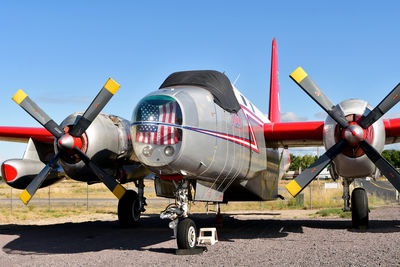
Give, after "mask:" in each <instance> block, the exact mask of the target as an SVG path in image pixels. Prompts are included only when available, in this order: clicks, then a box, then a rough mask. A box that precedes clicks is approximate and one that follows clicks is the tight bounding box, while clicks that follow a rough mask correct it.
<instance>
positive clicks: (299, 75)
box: [290, 67, 308, 83]
mask: <svg viewBox="0 0 400 267" xmlns="http://www.w3.org/2000/svg"><path fill="white" fill-rule="evenodd" d="M307 76H308V74H307V73H306V72H305V71H304V70H303V68H302V67H298V68H297V69H296V70H295V71H293V72H292V74H290V77H291V78H292V79H293V80H295V81H296V82H297V83H300V82H301V81H302V80H304V78H305V77H307Z"/></svg>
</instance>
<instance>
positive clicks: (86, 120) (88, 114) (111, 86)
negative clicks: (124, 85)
mask: <svg viewBox="0 0 400 267" xmlns="http://www.w3.org/2000/svg"><path fill="white" fill-rule="evenodd" d="M119 87H120V85H119V84H118V83H117V82H115V81H114V80H113V79H111V78H109V79H108V81H107V82H106V84H105V85H104V86H103V88H102V89H101V90H100V92H99V93H98V94H97V96H96V97H95V99H94V100H93V102H92V103H91V104H90V105H89V107H88V108H87V109H86V111H85V113H84V114H83V116H82V117H81V118H80V119H79V121H78V122H77V123H76V125H75V126H74V127H73V128H72V130H71V131H70V134H71V135H72V136H74V137H79V136H81V135H82V134H83V133H84V132H85V131H86V129H87V128H88V127H89V126H90V124H91V123H92V122H93V120H94V119H95V118H96V117H97V115H99V113H100V111H101V110H102V109H103V108H104V106H105V105H106V104H107V103H108V101H110V99H111V97H112V96H113V95H114V94H115V93H116V92H117V91H118V89H119Z"/></svg>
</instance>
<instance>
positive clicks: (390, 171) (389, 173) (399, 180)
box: [360, 140, 400, 191]
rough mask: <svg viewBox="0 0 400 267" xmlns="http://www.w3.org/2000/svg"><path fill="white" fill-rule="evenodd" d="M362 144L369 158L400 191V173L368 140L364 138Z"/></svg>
mask: <svg viewBox="0 0 400 267" xmlns="http://www.w3.org/2000/svg"><path fill="white" fill-rule="evenodd" d="M360 146H361V148H362V149H363V150H364V152H365V154H366V155H367V156H368V158H369V159H370V160H371V161H372V162H373V163H374V164H375V166H376V167H377V168H378V169H379V170H380V171H381V172H382V174H383V175H385V177H386V178H387V179H388V180H389V182H390V183H391V184H392V185H393V186H394V188H396V190H397V191H400V173H399V172H398V171H397V170H396V169H395V168H394V167H393V166H392V165H391V164H390V163H389V162H387V161H386V159H385V158H384V157H382V156H381V154H379V152H378V151H376V149H375V148H374V147H373V146H371V145H370V144H369V143H368V142H367V141H365V140H364V141H362V142H360Z"/></svg>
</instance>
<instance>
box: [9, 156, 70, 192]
mask: <svg viewBox="0 0 400 267" xmlns="http://www.w3.org/2000/svg"><path fill="white" fill-rule="evenodd" d="M44 166H45V164H44V163H43V162H41V161H40V160H31V159H9V160H6V161H4V162H3V164H2V165H1V173H2V176H3V179H4V181H5V182H6V183H7V184H8V185H9V186H11V187H13V188H17V189H25V188H26V187H27V186H28V185H29V183H30V182H32V180H33V179H34V178H35V176H36V175H37V174H38V173H39V172H40V171H41V170H42V169H43V168H44ZM64 177H65V173H64V172H63V171H62V170H61V169H60V168H58V169H52V170H51V171H50V173H49V175H48V176H47V178H46V180H45V181H44V183H43V184H42V185H41V186H40V188H42V187H46V186H49V185H52V184H54V183H56V182H58V181H60V180H62V179H63V178H64Z"/></svg>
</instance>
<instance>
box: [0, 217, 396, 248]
mask: <svg viewBox="0 0 400 267" xmlns="http://www.w3.org/2000/svg"><path fill="white" fill-rule="evenodd" d="M264 215H265V214H264ZM192 218H193V219H194V220H195V221H196V223H197V226H198V227H199V228H200V227H213V226H214V225H215V215H205V214H195V215H194V216H193V217H192ZM168 222H169V221H167V220H161V219H160V218H159V215H158V214H151V215H150V216H147V217H144V218H143V219H142V220H141V224H140V225H139V226H138V227H136V228H132V229H121V228H119V225H118V222H117V221H92V222H82V223H63V224H52V225H0V243H3V242H4V241H1V240H4V239H3V237H5V235H11V236H13V235H16V236H18V237H17V238H15V239H13V240H11V241H9V242H8V243H6V244H4V245H3V247H2V250H3V251H4V252H5V253H7V254H18V255H29V254H71V253H82V252H96V251H102V250H107V249H111V250H148V251H153V252H158V253H168V254H172V253H175V249H176V247H175V246H176V245H175V244H176V243H175V242H173V243H171V244H173V245H172V247H171V248H160V247H157V246H156V245H157V244H160V243H162V242H165V241H169V240H171V239H172V238H171V235H172V230H171V229H169V228H168ZM399 225H400V221H398V220H371V221H370V228H369V229H368V230H366V231H364V232H370V233H393V232H399V231H400V228H399ZM304 227H308V228H316V229H333V230H334V229H345V230H346V229H347V230H348V231H353V230H351V229H350V227H351V220H349V219H305V220H304V219H303V220H290V219H287V220H286V219H256V220H254V219H243V218H240V219H237V218H235V217H234V216H231V215H224V222H223V228H222V229H220V230H219V231H218V235H219V240H220V241H224V242H230V241H233V240H235V239H253V238H271V239H272V238H284V237H287V236H288V235H289V234H290V233H303V228H304ZM354 231H355V230H354ZM356 232H362V231H356ZM2 236H3V237H2ZM151 246H155V247H151ZM149 247H150V248H149Z"/></svg>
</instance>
